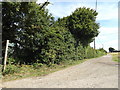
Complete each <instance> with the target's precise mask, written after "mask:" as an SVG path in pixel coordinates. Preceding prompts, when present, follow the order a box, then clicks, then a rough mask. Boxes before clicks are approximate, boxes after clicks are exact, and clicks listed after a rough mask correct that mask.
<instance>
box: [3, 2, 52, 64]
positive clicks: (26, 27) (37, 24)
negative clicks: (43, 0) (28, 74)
mask: <svg viewBox="0 0 120 90" xmlns="http://www.w3.org/2000/svg"><path fill="white" fill-rule="evenodd" d="M2 4H3V7H2V9H3V14H2V17H3V42H5V41H6V40H7V39H9V40H10V42H11V43H13V50H14V53H12V55H14V57H15V58H17V59H20V62H28V63H29V62H35V61H34V60H35V59H37V58H38V53H40V52H41V48H44V47H45V46H46V43H47V35H46V34H47V32H49V27H50V26H51V25H52V24H53V22H54V20H53V19H54V18H53V17H52V16H51V15H50V14H48V11H47V10H45V9H41V6H40V5H38V4H36V3H35V2H16V3H15V2H4V3H2ZM45 41H46V42H45ZM3 46H5V45H3ZM3 49H4V48H3Z"/></svg>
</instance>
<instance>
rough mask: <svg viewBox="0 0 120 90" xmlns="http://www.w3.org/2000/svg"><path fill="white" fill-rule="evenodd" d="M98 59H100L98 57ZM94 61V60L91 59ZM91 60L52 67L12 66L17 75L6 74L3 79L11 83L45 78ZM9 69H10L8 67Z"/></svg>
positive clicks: (69, 62)
mask: <svg viewBox="0 0 120 90" xmlns="http://www.w3.org/2000/svg"><path fill="white" fill-rule="evenodd" d="M97 58H98V57H97ZM91 59H93V58H91ZM87 60H90V59H84V60H77V61H70V60H69V61H64V62H62V63H61V64H59V65H56V64H53V65H52V66H49V67H48V66H47V65H42V66H41V67H38V68H34V67H33V65H21V66H20V65H12V68H10V69H13V70H14V69H15V70H16V72H15V73H10V74H5V75H3V77H2V81H3V82H6V81H11V80H17V79H22V78H27V77H36V76H45V75H48V74H49V73H52V72H56V71H59V70H62V69H65V68H68V67H71V66H74V65H78V64H80V63H83V62H85V61H87ZM8 68H9V67H8Z"/></svg>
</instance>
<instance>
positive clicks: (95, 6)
mask: <svg viewBox="0 0 120 90" xmlns="http://www.w3.org/2000/svg"><path fill="white" fill-rule="evenodd" d="M95 10H96V11H97V0H96V4H95ZM94 49H96V44H95V40H94Z"/></svg>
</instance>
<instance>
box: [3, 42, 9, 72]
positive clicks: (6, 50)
mask: <svg viewBox="0 0 120 90" xmlns="http://www.w3.org/2000/svg"><path fill="white" fill-rule="evenodd" d="M8 44H9V40H7V42H6V49H5V57H4V68H3V71H4V70H5V68H6V62H7V53H8Z"/></svg>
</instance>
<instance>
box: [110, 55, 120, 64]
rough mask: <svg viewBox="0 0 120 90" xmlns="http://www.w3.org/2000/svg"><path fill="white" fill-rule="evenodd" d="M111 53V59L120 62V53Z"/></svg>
mask: <svg viewBox="0 0 120 90" xmlns="http://www.w3.org/2000/svg"><path fill="white" fill-rule="evenodd" d="M110 54H111V55H112V60H113V61H115V62H120V53H110Z"/></svg>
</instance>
